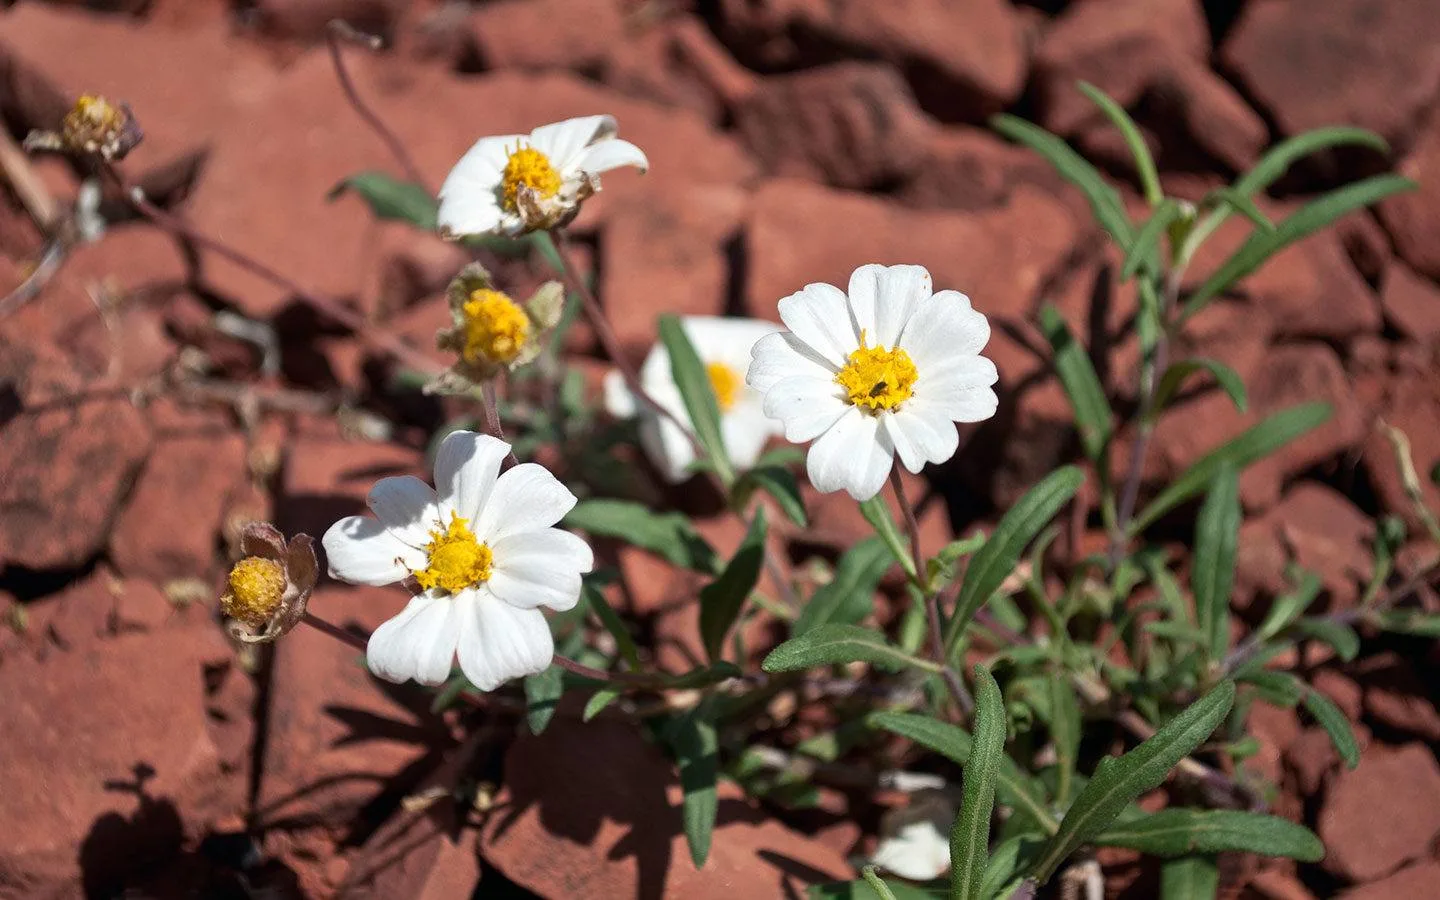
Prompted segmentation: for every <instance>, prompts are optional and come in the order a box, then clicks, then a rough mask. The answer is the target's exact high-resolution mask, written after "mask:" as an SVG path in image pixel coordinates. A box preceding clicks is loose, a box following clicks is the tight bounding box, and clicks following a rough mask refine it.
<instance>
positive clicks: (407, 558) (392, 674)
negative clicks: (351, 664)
mask: <svg viewBox="0 0 1440 900" xmlns="http://www.w3.org/2000/svg"><path fill="white" fill-rule="evenodd" d="M509 452H510V445H509V444H506V443H505V442H504V441H501V440H499V439H497V438H493V437H490V436H489V435H483V434H476V433H474V432H470V431H457V432H454V433H452V434H450V435H449V436H448V437H446V438H445V440H444V441H443V442H442V443H441V445H440V449H439V452H438V453H437V454H436V457H435V485H436V489H438V491H437V490H432V489H431V488H430V486H429V485H427V484H425V482H423V481H421V480H420V479H418V478H415V477H413V476H403V477H396V478H382V479H381V480H380V481H378V482H376V483H375V487H374V488H373V489H372V490H371V491H370V498H369V504H370V509H371V510H372V511H373V512H374V513H375V518H371V517H369V516H351V517H349V518H347V519H341V520H340V521H339V522H336V523H335V524H334V525H332V526H331V527H330V530H329V531H327V532H325V537H324V539H323V543H324V545H325V553H326V555H327V556H328V557H329V561H330V574H331V575H332V576H333V577H335V578H339V579H341V580H343V581H349V582H353V583H355V584H372V585H382V584H391V583H394V582H397V581H402V580H404V579H406V578H413V579H414V581H415V583H416V584H417V585H418V586H419V587H420V589H421V593H420V594H419V595H417V596H416V597H414V598H413V599H412V600H411V601H410V603H409V605H407V606H406V607H405V609H404V610H403V611H401V613H400V614H399V615H398V616H396V617H395V618H393V619H391V620H389V621H388V622H385V623H384V624H383V625H381V626H380V627H379V628H377V629H375V633H374V634H372V635H370V644H369V647H368V648H367V650H366V659H367V661H368V663H369V666H370V671H372V672H374V673H375V674H376V675H377V676H379V677H380V678H384V679H385V680H387V681H395V682H400V681H405V680H407V679H414V680H415V681H418V682H420V683H422V684H431V685H434V684H440V683H441V682H443V681H444V680H445V679H446V678H448V677H449V676H450V666H451V661H452V660H453V659H455V657H456V656H457V655H458V657H459V660H460V670H461V671H462V672H464V673H465V677H466V678H468V679H469V680H470V682H471V683H472V684H474V685H475V686H476V687H478V688H480V689H481V690H486V691H488V690H493V689H494V688H496V687H498V686H499V685H501V684H502V683H504V682H506V681H509V680H510V679H512V678H519V677H521V676H524V675H533V674H535V673H536V672H541V671H543V670H544V669H545V668H546V667H548V666H549V665H550V660H551V658H552V657H553V656H554V653H555V643H554V639H553V638H552V637H551V635H550V625H549V623H548V622H546V620H545V614H544V613H542V612H541V611H540V607H542V606H546V607H549V608H551V609H555V610H566V609H570V608H572V607H574V606H575V604H576V602H578V600H579V598H580V576H581V574H582V573H585V572H588V571H590V569H591V567H592V566H593V565H594V557H593V555H592V554H591V552H590V547H589V545H587V544H586V543H585V542H584V541H583V540H581V539H580V538H579V537H577V536H575V535H573V534H570V533H569V532H566V531H561V530H560V529H558V528H554V527H552V526H553V525H554V524H555V523H556V522H559V521H560V519H561V518H562V517H563V516H564V515H565V514H566V513H567V512H569V511H570V509H571V508H572V507H574V505H575V502H576V501H575V495H574V494H571V493H570V491H569V490H567V489H566V487H565V486H564V485H563V484H561V483H560V482H559V481H558V480H557V479H556V478H555V476H554V475H552V474H550V472H548V471H547V470H546V469H545V468H544V467H542V466H539V465H536V464H534V463H521V464H520V465H518V466H515V467H513V468H511V469H510V470H509V471H507V472H505V473H504V474H500V463H501V461H502V460H503V459H504V458H505V456H506V455H507V454H508V453H509Z"/></svg>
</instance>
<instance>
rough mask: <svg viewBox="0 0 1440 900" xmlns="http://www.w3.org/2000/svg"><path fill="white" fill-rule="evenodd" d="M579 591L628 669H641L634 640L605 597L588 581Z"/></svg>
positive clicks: (582, 584) (582, 583)
mask: <svg viewBox="0 0 1440 900" xmlns="http://www.w3.org/2000/svg"><path fill="white" fill-rule="evenodd" d="M580 590H581V591H582V592H583V593H584V594H585V602H586V603H587V604H589V607H590V611H591V612H593V613H594V614H595V618H597V619H599V620H600V624H601V625H604V626H605V630H606V631H608V632H610V636H611V637H613V638H615V649H617V650H619V651H620V655H621V656H622V657H624V658H625V661H626V662H628V663H629V664H630V668H632V669H639V668H641V663H640V650H639V649H638V648H637V647H636V646H635V639H634V638H633V637H631V636H630V629H628V628H626V627H625V623H624V622H623V621H621V619H620V616H619V615H618V614H617V613H616V612H615V609H614V608H613V607H612V606H611V605H610V603H609V601H607V600H606V599H605V595H604V594H603V593H601V591H600V589H599V588H598V587H596V586H595V585H594V584H591V583H590V582H589V581H583V582H581V584H580Z"/></svg>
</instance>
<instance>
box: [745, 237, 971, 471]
mask: <svg viewBox="0 0 1440 900" xmlns="http://www.w3.org/2000/svg"><path fill="white" fill-rule="evenodd" d="M780 318H781V319H782V320H783V321H784V322H785V325H786V326H787V327H788V328H789V329H790V330H789V331H782V332H779V333H777V334H774V335H767V336H766V337H764V338H761V340H760V341H759V343H757V344H756V345H755V348H754V350H753V351H752V355H753V357H754V358H753V360H752V361H751V363H750V370H749V372H748V373H747V374H746V381H747V382H749V384H750V386H751V387H753V388H755V389H756V390H758V391H760V392H761V393H763V394H764V395H765V403H764V408H765V413H766V414H767V415H770V416H773V417H775V418H777V419H780V420H781V421H782V422H783V423H784V428H785V437H786V439H787V440H791V441H794V442H796V443H803V442H805V441H812V440H813V441H814V442H815V443H814V445H813V446H811V448H810V453H809V455H808V456H807V457H806V460H805V468H806V470H807V471H808V473H809V475H810V481H811V483H812V484H814V485H815V487H816V488H817V489H818V490H820V491H823V492H826V493H828V492H831V491H838V490H840V489H841V488H844V489H845V490H846V491H847V492H849V494H850V496H852V497H854V498H855V499H856V500H868V499H870V498H871V497H873V496H875V495H876V494H877V493H879V492H880V488H881V487H883V486H884V484H885V478H886V476H888V475H889V474H890V467H891V465H892V464H893V461H894V456H895V455H896V454H899V456H900V461H901V462H902V463H903V464H904V465H905V468H907V469H909V470H910V471H911V472H919V471H920V470H921V469H922V468H924V466H925V464H926V463H927V462H930V463H939V462H944V461H945V460H947V459H949V458H950V457H951V456H953V455H954V454H955V450H956V448H957V447H958V446H959V442H960V436H959V433H958V432H957V431H956V428H955V424H954V423H956V422H979V421H981V420H983V419H988V418H990V417H991V416H993V415H994V414H995V408H996V406H997V404H998V399H997V398H996V396H995V391H994V389H993V388H992V387H991V386H992V385H994V384H995V382H996V380H997V379H998V377H999V376H998V375H997V373H996V371H995V364H994V363H992V362H991V361H990V360H988V359H986V358H985V357H983V356H981V355H980V351H981V350H982V349H983V348H984V346H985V344H986V342H987V341H989V340H990V323H989V322H988V321H986V319H985V317H984V316H983V315H981V314H980V313H978V312H976V311H975V310H973V309H971V308H970V298H969V297H966V296H965V295H964V294H962V293H959V292H958V291H940V292H939V293H937V294H934V295H933V296H932V294H931V284H930V273H929V272H927V271H925V269H924V267H923V266H879V265H868V266H861V267H860V268H858V269H856V270H855V273H854V274H853V275H851V276H850V288H849V292H848V294H847V293H846V292H844V291H841V290H840V289H839V288H837V287H834V286H832V285H828V284H809V285H806V286H805V287H804V288H802V289H801V290H800V291H798V292H797V293H794V294H791V295H790V296H789V297H786V298H785V299H783V300H781V301H780Z"/></svg>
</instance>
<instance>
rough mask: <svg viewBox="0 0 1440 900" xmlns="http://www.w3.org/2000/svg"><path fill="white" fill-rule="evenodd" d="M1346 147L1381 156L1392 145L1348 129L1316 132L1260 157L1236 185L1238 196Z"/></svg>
mask: <svg viewBox="0 0 1440 900" xmlns="http://www.w3.org/2000/svg"><path fill="white" fill-rule="evenodd" d="M1343 144H1351V145H1358V146H1363V147H1370V148H1372V149H1374V150H1376V151H1378V152H1380V153H1389V152H1390V145H1389V144H1386V143H1385V139H1384V138H1382V137H1380V135H1378V134H1376V133H1375V132H1373V131H1366V130H1365V129H1363V128H1348V127H1337V128H1316V129H1315V130H1314V131H1307V132H1305V133H1304V134H1297V135H1296V136H1295V137H1293V138H1290V139H1289V140H1285V141H1281V142H1280V143H1278V144H1276V145H1275V146H1274V147H1271V148H1270V150H1269V151H1267V152H1266V153H1265V155H1264V156H1262V157H1260V161H1259V162H1257V163H1256V164H1255V168H1253V169H1251V170H1250V171H1249V172H1246V173H1245V175H1244V177H1242V178H1241V179H1240V180H1239V181H1237V182H1235V193H1237V194H1240V195H1241V196H1244V197H1249V196H1252V195H1254V194H1256V193H1258V192H1260V191H1263V190H1265V189H1266V188H1268V187H1269V186H1270V185H1272V184H1274V183H1275V182H1276V181H1278V180H1279V179H1280V177H1281V176H1282V175H1284V174H1285V173H1286V172H1287V171H1288V170H1289V169H1290V166H1291V164H1292V163H1294V162H1295V161H1296V160H1298V159H1303V158H1304V157H1306V156H1309V155H1310V154H1312V153H1315V152H1317V151H1319V150H1324V149H1326V148H1329V147H1336V146H1340V145H1343Z"/></svg>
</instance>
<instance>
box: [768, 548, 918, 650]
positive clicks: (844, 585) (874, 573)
mask: <svg viewBox="0 0 1440 900" xmlns="http://www.w3.org/2000/svg"><path fill="white" fill-rule="evenodd" d="M894 564H895V559H894V557H893V556H891V554H890V548H888V547H886V546H885V542H884V541H882V540H880V539H879V538H878V537H872V538H866V539H865V540H863V541H861V542H860V543H858V544H856V545H855V546H853V547H851V548H850V549H849V550H847V551H845V555H844V556H841V557H840V562H839V563H838V564H837V565H836V566H835V577H834V578H832V579H830V583H829V584H825V585H821V586H820V588H818V589H817V590H816V591H815V593H814V594H813V595H812V596H811V597H810V602H809V603H806V604H805V608H804V609H802V610H800V616H799V618H797V619H796V620H795V623H794V624H793V625H792V626H791V627H790V633H791V634H792V635H797V636H798V635H802V634H805V633H806V632H808V631H811V630H812V629H814V628H816V627H817V626H819V625H827V624H830V623H838V624H841V625H856V624H859V622H860V620H861V619H864V618H865V616H866V615H868V614H869V612H870V610H871V609H872V608H874V605H875V591H876V589H877V588H878V587H879V586H880V579H881V578H883V577H884V576H885V572H886V571H887V570H889V568H890V567H891V566H892V565H894Z"/></svg>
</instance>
